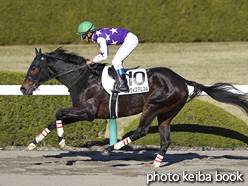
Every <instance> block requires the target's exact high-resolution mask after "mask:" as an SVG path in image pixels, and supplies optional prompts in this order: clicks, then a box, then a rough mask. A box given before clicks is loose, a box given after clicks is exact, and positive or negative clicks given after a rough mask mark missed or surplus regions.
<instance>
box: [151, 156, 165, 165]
mask: <svg viewBox="0 0 248 186" xmlns="http://www.w3.org/2000/svg"><path fill="white" fill-rule="evenodd" d="M163 158H164V156H161V155H159V154H158V155H157V157H156V159H155V161H154V163H153V167H159V166H160V164H161V162H162V161H163Z"/></svg>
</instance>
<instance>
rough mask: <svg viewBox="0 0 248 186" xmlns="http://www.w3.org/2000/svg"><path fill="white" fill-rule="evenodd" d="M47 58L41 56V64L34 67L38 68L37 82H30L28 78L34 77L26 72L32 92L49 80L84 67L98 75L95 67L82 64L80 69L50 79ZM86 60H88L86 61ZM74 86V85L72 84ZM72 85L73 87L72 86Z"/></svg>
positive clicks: (71, 70)
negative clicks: (31, 85) (31, 84)
mask: <svg viewBox="0 0 248 186" xmlns="http://www.w3.org/2000/svg"><path fill="white" fill-rule="evenodd" d="M53 58H55V59H58V60H62V59H61V58H58V57H53ZM36 60H38V59H36ZM46 60H47V56H46V55H45V54H43V56H42V57H41V59H40V60H38V61H39V62H40V63H42V62H43V63H42V64H39V65H35V66H36V67H38V70H39V71H38V74H37V75H36V76H37V77H39V78H36V77H35V78H36V79H37V80H38V82H36V83H35V82H34V81H33V80H31V79H30V78H29V77H28V76H31V77H33V76H34V75H33V74H31V73H30V72H29V71H28V73H27V76H26V78H27V79H29V80H30V81H32V82H33V83H34V85H33V86H34V87H33V88H34V90H35V89H37V88H38V87H39V86H40V85H41V84H43V83H45V82H47V81H50V80H52V79H54V78H58V77H60V76H63V75H65V74H68V73H70V72H73V71H76V70H79V69H82V68H84V67H85V65H86V66H87V67H88V69H89V70H91V71H92V72H93V73H94V74H96V75H99V73H98V72H97V71H96V70H95V69H96V68H97V66H96V67H95V68H94V67H92V66H88V65H87V64H86V63H85V64H83V65H82V66H80V67H77V68H73V69H70V70H68V71H65V72H62V73H60V74H58V75H56V76H53V77H50V76H49V73H48V69H47V61H46ZM87 60H88V59H87ZM40 73H42V74H40ZM43 77H46V79H44V80H42V79H43ZM74 84H75V83H74ZM74 84H73V85H74Z"/></svg>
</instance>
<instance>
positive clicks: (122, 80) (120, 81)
mask: <svg viewBox="0 0 248 186" xmlns="http://www.w3.org/2000/svg"><path fill="white" fill-rule="evenodd" d="M113 91H117V92H129V87H128V85H127V78H126V74H121V75H118V76H117V79H116V86H115V87H114V90H113Z"/></svg>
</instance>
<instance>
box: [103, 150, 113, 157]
mask: <svg viewBox="0 0 248 186" xmlns="http://www.w3.org/2000/svg"><path fill="white" fill-rule="evenodd" d="M101 154H102V155H104V156H108V155H110V154H111V152H110V151H108V150H107V149H104V150H103V151H102V152H101Z"/></svg>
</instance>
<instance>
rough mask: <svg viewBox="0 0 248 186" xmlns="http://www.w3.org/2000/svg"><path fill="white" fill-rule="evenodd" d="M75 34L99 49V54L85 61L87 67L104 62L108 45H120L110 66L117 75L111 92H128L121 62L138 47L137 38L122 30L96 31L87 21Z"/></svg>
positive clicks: (107, 29)
mask: <svg viewBox="0 0 248 186" xmlns="http://www.w3.org/2000/svg"><path fill="white" fill-rule="evenodd" d="M77 34H78V35H81V37H82V39H83V40H84V41H86V42H90V41H93V42H97V43H98V46H99V47H100V54H99V55H97V56H95V57H94V58H93V59H90V60H89V61H87V65H91V64H92V63H99V62H102V61H104V60H106V59H107V57H108V55H109V51H108V45H122V46H121V47H120V48H119V50H118V51H117V53H116V55H115V57H114V59H113V60H112V65H113V66H114V68H115V70H116V71H117V74H118V81H117V86H116V87H115V88H114V90H113V91H117V92H129V87H128V85H127V79H126V74H125V72H124V69H123V61H124V60H125V59H126V58H127V57H128V56H129V54H131V53H132V51H133V50H134V49H135V48H136V47H137V46H138V44H139V40H138V38H137V36H136V35H134V34H132V33H131V32H130V31H129V30H126V29H123V28H105V29H99V30H96V28H95V26H94V25H93V24H92V23H91V22H89V21H84V22H82V23H81V24H80V25H79V27H78V33H77Z"/></svg>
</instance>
